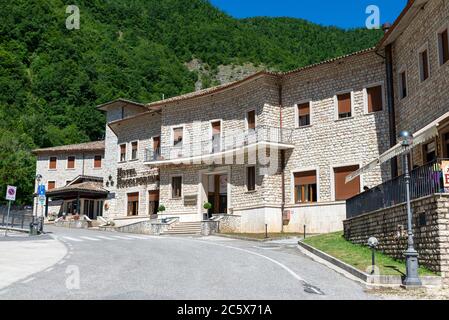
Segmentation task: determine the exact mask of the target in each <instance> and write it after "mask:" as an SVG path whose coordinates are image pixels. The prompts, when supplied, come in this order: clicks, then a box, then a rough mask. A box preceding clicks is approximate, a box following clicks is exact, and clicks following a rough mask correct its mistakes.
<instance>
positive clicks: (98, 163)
mask: <svg viewBox="0 0 449 320" xmlns="http://www.w3.org/2000/svg"><path fill="white" fill-rule="evenodd" d="M101 158H102V157H101V156H95V157H94V168H95V169H99V168H101Z"/></svg>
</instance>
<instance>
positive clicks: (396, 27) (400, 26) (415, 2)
mask: <svg viewBox="0 0 449 320" xmlns="http://www.w3.org/2000/svg"><path fill="white" fill-rule="evenodd" d="M427 2H429V0H409V1H408V2H407V6H406V7H405V8H404V10H402V12H401V14H400V15H399V17H398V18H397V19H396V21H395V22H394V24H393V25H392V26H391V27H390V29H389V30H388V32H387V33H385V35H384V37H383V38H382V39H381V40H380V42H379V43H378V45H377V46H376V49H381V48H383V47H385V46H387V45H389V44H391V43H393V42H394V41H395V40H396V39H397V38H398V37H399V36H400V35H401V34H402V33H403V32H404V30H405V28H407V26H408V25H409V24H410V23H411V21H412V20H413V18H414V17H415V16H416V14H417V13H418V12H419V10H420V9H421V8H422V7H423V6H424V5H425V4H426V3H427Z"/></svg>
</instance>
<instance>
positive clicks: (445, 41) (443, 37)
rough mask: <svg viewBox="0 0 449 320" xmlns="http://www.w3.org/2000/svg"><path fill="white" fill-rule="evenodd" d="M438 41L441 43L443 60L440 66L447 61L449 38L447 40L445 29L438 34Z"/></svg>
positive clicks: (448, 56)
mask: <svg viewBox="0 0 449 320" xmlns="http://www.w3.org/2000/svg"><path fill="white" fill-rule="evenodd" d="M440 37H441V38H440V41H441V58H442V59H443V61H441V62H442V64H445V63H446V62H447V61H448V60H449V38H448V32H447V29H446V30H444V31H443V32H442V33H441V34H440Z"/></svg>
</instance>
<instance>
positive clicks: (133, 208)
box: [128, 192, 139, 216]
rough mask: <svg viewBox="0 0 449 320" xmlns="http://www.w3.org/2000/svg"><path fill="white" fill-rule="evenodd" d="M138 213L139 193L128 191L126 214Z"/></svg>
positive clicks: (134, 214)
mask: <svg viewBox="0 0 449 320" xmlns="http://www.w3.org/2000/svg"><path fill="white" fill-rule="evenodd" d="M138 214H139V193H138V192H136V193H128V216H137V215H138Z"/></svg>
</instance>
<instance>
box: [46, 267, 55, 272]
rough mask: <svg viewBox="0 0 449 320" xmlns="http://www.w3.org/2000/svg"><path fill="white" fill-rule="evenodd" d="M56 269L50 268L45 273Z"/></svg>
mask: <svg viewBox="0 0 449 320" xmlns="http://www.w3.org/2000/svg"><path fill="white" fill-rule="evenodd" d="M53 269H54V268H48V269H47V270H45V272H50V271H52V270H53Z"/></svg>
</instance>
